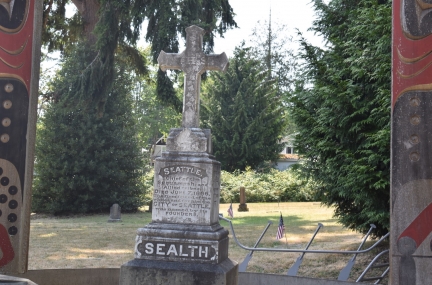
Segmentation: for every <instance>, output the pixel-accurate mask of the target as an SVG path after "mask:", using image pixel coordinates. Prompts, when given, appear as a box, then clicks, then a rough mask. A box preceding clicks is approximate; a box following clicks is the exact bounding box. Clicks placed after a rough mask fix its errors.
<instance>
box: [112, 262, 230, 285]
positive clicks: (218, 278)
mask: <svg viewBox="0 0 432 285" xmlns="http://www.w3.org/2000/svg"><path fill="white" fill-rule="evenodd" d="M237 267H238V265H237V263H236V262H233V261H232V260H231V259H225V260H224V261H223V262H221V263H219V264H203V263H180V262H170V261H156V260H143V259H135V260H131V261H129V262H128V263H125V264H123V265H122V267H121V269H120V285H136V284H152V285H162V284H163V285H186V284H190V285H192V284H193V285H195V284H196V285H233V284H237V280H238V272H237Z"/></svg>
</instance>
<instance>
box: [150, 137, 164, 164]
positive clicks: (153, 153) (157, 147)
mask: <svg viewBox="0 0 432 285" xmlns="http://www.w3.org/2000/svg"><path fill="white" fill-rule="evenodd" d="M163 151H166V138H165V137H164V136H162V137H161V138H159V139H158V140H157V141H156V142H155V143H154V144H153V145H152V147H151V150H150V164H151V166H154V160H155V159H156V158H157V157H160V156H162V152H163Z"/></svg>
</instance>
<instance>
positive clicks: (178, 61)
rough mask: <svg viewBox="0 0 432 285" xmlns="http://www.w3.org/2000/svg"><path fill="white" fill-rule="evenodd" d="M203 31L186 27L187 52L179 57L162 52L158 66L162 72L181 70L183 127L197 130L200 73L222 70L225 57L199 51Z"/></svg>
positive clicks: (225, 65) (226, 65)
mask: <svg viewBox="0 0 432 285" xmlns="http://www.w3.org/2000/svg"><path fill="white" fill-rule="evenodd" d="M203 34H204V30H203V29H201V28H200V27H197V26H191V27H188V28H186V50H185V51H183V52H182V53H180V54H177V53H165V52H164V51H161V53H160V55H159V57H158V63H159V66H160V69H161V70H162V71H166V70H167V69H179V70H183V72H184V73H185V76H184V95H183V122H182V127H183V128H199V109H200V108H199V106H200V105H199V94H200V85H201V84H200V83H201V74H203V73H204V72H205V71H206V70H218V71H225V70H226V69H227V67H228V58H227V56H226V54H225V53H222V54H219V55H215V54H210V55H206V54H204V53H203V51H202V44H203V42H202V36H203Z"/></svg>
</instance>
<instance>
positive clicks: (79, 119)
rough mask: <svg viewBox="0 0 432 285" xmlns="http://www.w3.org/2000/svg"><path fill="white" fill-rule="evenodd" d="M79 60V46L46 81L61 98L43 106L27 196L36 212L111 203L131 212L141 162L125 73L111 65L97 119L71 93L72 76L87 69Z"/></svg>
mask: <svg viewBox="0 0 432 285" xmlns="http://www.w3.org/2000/svg"><path fill="white" fill-rule="evenodd" d="M83 49H84V50H83ZM85 57H86V53H85V48H83V47H81V48H78V49H77V51H76V53H75V54H74V56H71V57H69V58H68V60H66V61H65V62H64V63H63V68H62V69H61V70H60V71H59V73H58V75H57V77H56V78H57V79H56V81H54V82H52V84H53V86H52V88H54V89H55V90H60V92H61V93H62V94H63V96H61V97H60V98H59V99H58V101H57V102H56V103H52V104H51V105H49V106H48V108H47V109H46V111H45V114H44V116H43V117H42V118H41V126H40V129H39V131H38V140H37V145H36V157H37V163H36V166H35V170H36V173H37V175H36V177H35V185H34V192H33V210H34V211H37V212H49V213H53V214H65V213H88V212H100V211H108V210H109V207H110V206H111V205H112V204H113V203H119V204H120V205H121V207H122V210H124V211H133V210H136V209H137V208H138V207H139V206H141V205H142V198H143V195H144V192H143V188H142V187H141V182H140V175H141V174H140V173H139V170H141V169H142V167H143V159H142V155H141V149H140V148H139V144H138V140H137V136H136V133H137V131H136V124H135V119H134V117H133V116H132V113H131V112H130V110H131V109H132V102H133V101H132V97H131V90H130V88H131V86H132V84H131V80H130V76H128V70H127V69H125V68H124V66H123V67H122V66H120V65H118V66H117V67H116V69H115V80H116V82H117V84H116V85H114V87H113V88H112V89H111V91H110V93H109V94H108V96H107V100H106V103H105V107H104V113H103V115H102V116H99V115H98V113H97V112H94V111H92V108H91V107H89V105H88V104H86V103H87V102H85V101H84V102H83V101H82V100H81V99H80V98H76V97H75V96H73V94H72V95H71V93H73V92H75V89H74V88H73V87H74V86H73V83H74V82H76V77H79V76H82V73H81V71H82V70H83V69H85V68H86V66H87V62H86V61H85ZM90 106H91V105H90Z"/></svg>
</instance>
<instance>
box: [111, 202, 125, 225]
mask: <svg viewBox="0 0 432 285" xmlns="http://www.w3.org/2000/svg"><path fill="white" fill-rule="evenodd" d="M121 221H122V220H121V207H120V206H119V204H113V205H112V206H111V208H110V217H109V219H108V223H115V222H121Z"/></svg>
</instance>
